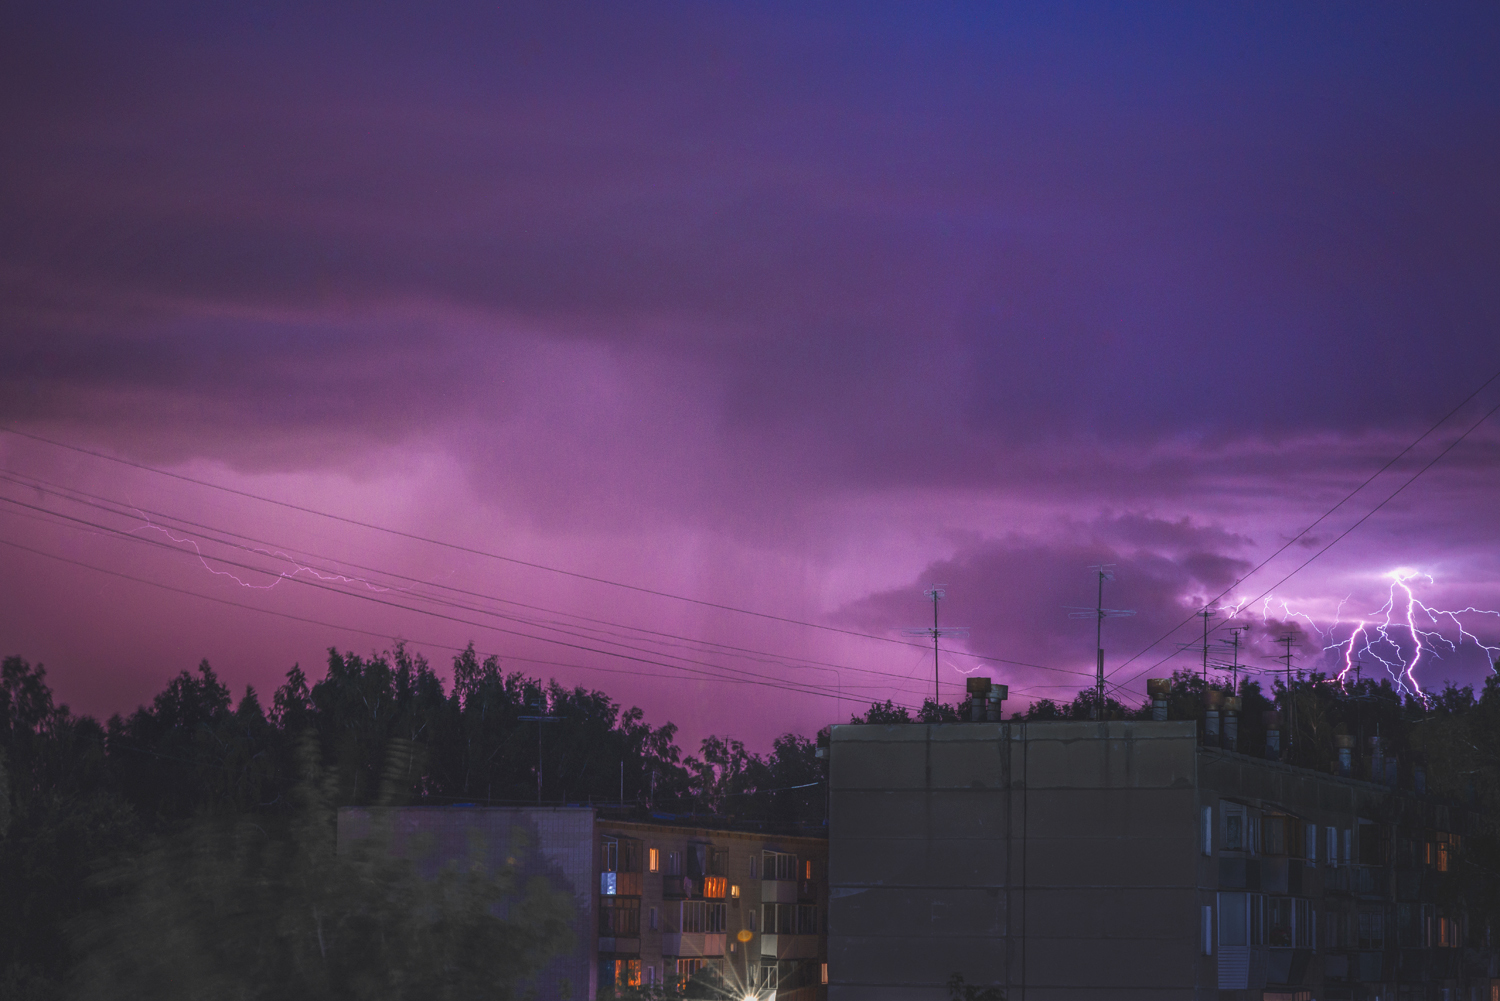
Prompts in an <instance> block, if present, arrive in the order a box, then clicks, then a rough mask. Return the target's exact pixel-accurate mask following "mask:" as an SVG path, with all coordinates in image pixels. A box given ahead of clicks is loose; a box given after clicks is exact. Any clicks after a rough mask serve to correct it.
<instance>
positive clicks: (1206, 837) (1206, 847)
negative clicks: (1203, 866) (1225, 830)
mask: <svg viewBox="0 0 1500 1001" xmlns="http://www.w3.org/2000/svg"><path fill="white" fill-rule="evenodd" d="M1202 840H1203V854H1205V855H1212V854H1213V853H1214V808H1213V807H1211V806H1205V807H1204V808H1203V834H1202Z"/></svg>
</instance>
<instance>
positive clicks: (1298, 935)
mask: <svg viewBox="0 0 1500 1001" xmlns="http://www.w3.org/2000/svg"><path fill="white" fill-rule="evenodd" d="M1292 930H1293V935H1294V937H1295V940H1296V946H1297V948H1299V949H1311V948H1312V947H1313V946H1314V945H1315V944H1316V940H1315V938H1314V935H1313V920H1312V908H1311V907H1310V906H1308V902H1307V901H1306V900H1304V899H1302V898H1301V897H1298V898H1296V899H1295V900H1293V901H1292Z"/></svg>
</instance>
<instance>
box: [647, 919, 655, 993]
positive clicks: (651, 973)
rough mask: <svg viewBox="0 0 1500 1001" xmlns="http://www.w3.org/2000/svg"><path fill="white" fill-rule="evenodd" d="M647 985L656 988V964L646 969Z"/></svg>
mask: <svg viewBox="0 0 1500 1001" xmlns="http://www.w3.org/2000/svg"><path fill="white" fill-rule="evenodd" d="M652 910H656V908H654V907H653V908H652ZM646 985H647V986H649V987H654V986H655V985H656V964H655V963H652V964H651V965H650V966H648V967H646Z"/></svg>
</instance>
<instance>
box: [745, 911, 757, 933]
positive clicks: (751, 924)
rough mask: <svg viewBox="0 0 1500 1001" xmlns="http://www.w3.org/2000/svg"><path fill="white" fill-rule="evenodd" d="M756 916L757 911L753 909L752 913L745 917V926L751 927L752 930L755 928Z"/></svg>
mask: <svg viewBox="0 0 1500 1001" xmlns="http://www.w3.org/2000/svg"><path fill="white" fill-rule="evenodd" d="M756 916H757V915H756V913H755V911H754V910H751V911H750V913H748V914H746V915H745V918H746V924H745V927H746V928H749V929H750V930H751V931H754V930H755V919H756Z"/></svg>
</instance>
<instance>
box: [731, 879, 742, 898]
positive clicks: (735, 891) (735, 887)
mask: <svg viewBox="0 0 1500 1001" xmlns="http://www.w3.org/2000/svg"><path fill="white" fill-rule="evenodd" d="M729 895H730V896H731V897H732V898H734V899H735V900H738V899H740V884H738V883H732V884H730V887H729Z"/></svg>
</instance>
